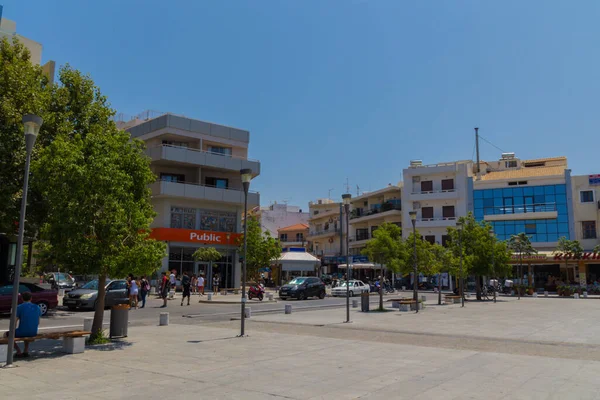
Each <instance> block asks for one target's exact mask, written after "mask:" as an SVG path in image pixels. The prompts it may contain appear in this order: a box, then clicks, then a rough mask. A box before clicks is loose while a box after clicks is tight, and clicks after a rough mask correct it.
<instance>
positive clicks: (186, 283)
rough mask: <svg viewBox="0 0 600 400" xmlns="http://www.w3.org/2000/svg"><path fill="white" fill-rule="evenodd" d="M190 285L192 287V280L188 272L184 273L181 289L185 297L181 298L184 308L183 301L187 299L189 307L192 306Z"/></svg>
mask: <svg viewBox="0 0 600 400" xmlns="http://www.w3.org/2000/svg"><path fill="white" fill-rule="evenodd" d="M190 285H191V279H190V277H189V275H188V273H187V271H186V272H184V273H183V276H182V277H181V288H182V290H183V295H182V296H181V305H182V306H183V300H185V298H186V297H187V305H188V306H189V305H190Z"/></svg>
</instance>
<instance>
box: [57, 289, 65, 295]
mask: <svg viewBox="0 0 600 400" xmlns="http://www.w3.org/2000/svg"><path fill="white" fill-rule="evenodd" d="M64 295H65V289H58V297H64Z"/></svg>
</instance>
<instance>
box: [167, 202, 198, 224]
mask: <svg viewBox="0 0 600 400" xmlns="http://www.w3.org/2000/svg"><path fill="white" fill-rule="evenodd" d="M171 228H184V229H196V209H195V208H184V207H171Z"/></svg>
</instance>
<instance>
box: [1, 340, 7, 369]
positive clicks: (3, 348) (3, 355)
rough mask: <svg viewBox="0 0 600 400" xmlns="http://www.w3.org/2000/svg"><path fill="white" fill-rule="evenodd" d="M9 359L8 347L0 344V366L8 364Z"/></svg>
mask: <svg viewBox="0 0 600 400" xmlns="http://www.w3.org/2000/svg"><path fill="white" fill-rule="evenodd" d="M7 357H8V345H7V344H0V364H4V363H5V362H6V358H7Z"/></svg>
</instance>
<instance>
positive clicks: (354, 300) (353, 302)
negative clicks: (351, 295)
mask: <svg viewBox="0 0 600 400" xmlns="http://www.w3.org/2000/svg"><path fill="white" fill-rule="evenodd" d="M352 308H358V300H356V299H352Z"/></svg>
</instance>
